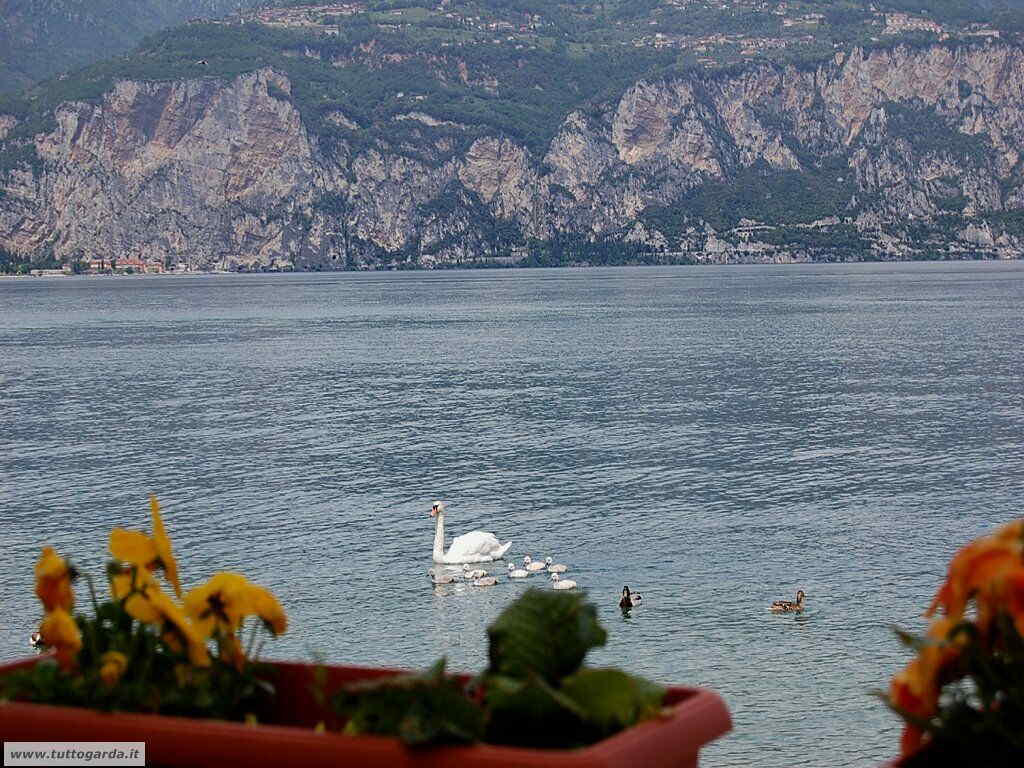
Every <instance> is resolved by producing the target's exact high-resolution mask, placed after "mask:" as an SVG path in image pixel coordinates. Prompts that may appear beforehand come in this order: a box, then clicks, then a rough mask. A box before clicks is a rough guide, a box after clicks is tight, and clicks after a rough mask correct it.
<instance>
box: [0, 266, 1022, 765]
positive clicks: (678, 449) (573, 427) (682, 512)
mask: <svg viewBox="0 0 1024 768" xmlns="http://www.w3.org/2000/svg"><path fill="white" fill-rule="evenodd" d="M1022 319H1024V268H1022V266H1021V265H1019V264H1016V263H1010V264H974V263H971V264H966V263H965V264H910V265H905V264H901V265H829V266H808V267H796V266H787V267H732V268H721V269H719V268H692V269H688V268H678V269H660V268H646V269H639V268H638V269H615V270H598V269H594V270H575V271H574V270H563V271H509V272H443V273H394V274H339V275H293V276H284V275H279V276H224V277H216V278H202V277H194V278H192V277H185V278H156V277H151V278H124V279H107V280H104V279H93V280H86V279H81V280H78V279H74V280H46V279H39V280H33V281H29V280H19V281H3V282H0V451H2V455H3V457H4V460H3V462H2V464H0V532H2V534H3V546H2V547H0V605H2V606H3V610H2V612H0V657H2V658H4V659H10V658H15V657H18V656H21V655H23V654H24V652H25V650H26V648H27V637H28V633H29V632H30V631H31V628H32V625H33V623H34V622H35V621H36V620H37V619H38V608H37V606H36V604H35V601H34V598H33V595H32V565H33V563H34V560H35V558H36V556H37V553H38V548H39V547H40V546H41V545H42V544H44V543H52V544H53V545H55V546H57V547H58V548H59V549H60V550H61V551H63V552H66V553H69V554H72V555H74V556H75V557H76V558H77V559H78V561H79V563H80V565H81V566H82V567H84V568H87V569H92V570H94V571H98V570H99V569H100V568H101V561H102V549H103V547H104V542H105V536H106V533H107V531H108V530H109V528H110V527H111V526H113V525H123V526H140V527H141V526H144V525H145V521H146V505H145V499H146V494H147V493H149V492H150V491H156V492H157V493H159V494H160V497H161V501H162V503H163V505H164V507H165V510H166V517H167V524H168V527H169V529H170V531H171V533H172V535H173V537H174V541H175V546H176V548H177V550H178V552H179V553H180V555H181V560H182V570H183V577H184V580H185V582H186V583H187V584H195V583H197V582H198V581H200V580H202V579H204V578H205V577H207V576H208V575H209V574H211V573H212V572H213V571H214V570H218V569H235V570H241V571H244V572H245V573H247V574H249V575H250V576H251V577H252V578H253V579H254V580H257V581H259V582H261V583H264V584H266V586H268V587H270V588H271V589H273V590H275V592H277V593H278V594H279V595H280V597H281V598H282V600H283V601H284V602H285V604H286V605H287V606H288V608H289V611H290V615H291V627H292V629H291V631H290V632H289V634H288V635H287V636H286V637H285V638H283V639H281V640H280V641H278V642H277V643H275V644H273V645H272V646H271V652H272V653H273V655H275V656H279V657H296V658H309V657H310V656H311V654H312V653H314V652H317V653H322V654H323V655H324V656H326V657H327V658H330V659H337V660H345V661H351V662H356V663H369V664H386V665H397V666H404V667H420V666H425V665H427V664H429V663H430V662H431V661H433V660H434V659H435V658H436V657H438V656H439V655H442V654H446V655H447V656H448V657H449V660H450V663H451V665H452V667H454V668H455V669H464V670H476V669H479V668H481V667H482V666H483V665H484V664H486V645H485V640H484V632H485V628H486V626H487V624H488V623H489V622H490V621H491V620H492V619H493V618H494V616H495V615H496V614H497V613H498V612H499V611H500V610H501V609H502V607H503V606H504V605H506V604H507V603H508V602H509V601H510V600H512V599H513V598H514V597H515V595H517V594H519V593H520V592H521V591H522V590H524V589H526V588H527V587H528V586H529V584H536V583H537V579H536V577H531V578H530V579H528V580H526V581H527V582H528V583H527V584H522V583H514V582H511V583H510V582H509V581H508V580H507V579H505V578H502V583H500V584H499V585H497V586H495V587H491V588H486V589H483V588H473V587H470V586H468V585H465V584H462V585H454V586H451V587H448V586H446V587H441V588H438V589H435V588H433V587H432V586H431V584H430V582H429V580H428V578H427V575H426V571H427V569H428V568H429V567H430V551H431V542H432V536H433V527H432V521H431V519H430V518H429V516H428V514H427V510H428V509H429V504H430V502H431V501H432V500H433V499H435V498H443V499H445V500H446V501H448V503H449V518H450V519H449V520H448V525H449V528H450V535H451V534H458V533H462V532H465V531H468V530H470V529H473V528H482V529H485V530H490V531H493V532H494V533H496V534H497V535H498V536H499V537H500V538H501V539H502V540H507V539H512V540H513V541H514V545H513V548H512V552H513V553H514V554H515V555H516V556H517V557H519V558H521V557H522V555H524V554H527V553H530V554H532V555H533V556H534V557H537V556H543V555H552V556H553V557H555V558H556V559H557V560H558V561H560V562H565V563H568V564H569V565H570V567H571V570H570V574H571V576H572V577H573V578H574V579H576V580H577V581H578V582H579V583H580V584H581V586H582V587H583V588H585V589H586V591H587V593H588V595H589V596H590V597H591V598H592V599H593V600H594V601H595V602H596V603H597V605H598V606H599V611H600V615H601V618H602V621H603V622H604V623H605V625H606V626H607V627H608V629H609V642H608V644H607V646H606V647H604V648H602V649H600V650H599V651H597V652H596V653H595V654H594V659H593V660H594V662H595V663H599V664H621V665H623V666H625V667H628V668H629V669H631V670H633V671H636V672H638V673H641V674H646V675H649V676H651V677H653V678H656V679H658V680H662V681H666V682H679V683H688V684H700V685H708V686H711V687H713V688H714V689H716V690H717V691H719V692H721V693H722V694H723V695H724V696H725V698H726V700H727V701H728V703H729V705H730V707H731V708H732V710H733V713H734V718H735V726H736V727H735V731H734V733H733V734H732V735H730V736H729V737H727V738H726V739H724V740H723V741H721V742H720V743H718V744H715V745H713V746H712V747H710V748H709V749H708V750H707V752H706V754H705V755H704V757H703V759H702V764H704V765H707V766H711V767H712V768H714V767H716V766H717V767H719V768H722V767H724V766H747V765H752V764H756V765H758V766H763V767H764V768H770V767H771V766H778V767H779V768H782V767H784V766H785V767H787V768H788V767H789V766H871V765H876V764H878V763H879V762H881V761H882V760H883V759H884V758H887V757H889V756H891V755H892V754H893V753H894V750H895V749H896V744H897V741H898V735H897V724H896V722H895V720H894V719H893V717H891V716H890V715H889V714H888V713H887V712H885V711H884V710H883V708H882V707H881V706H879V704H878V703H877V702H876V701H875V700H873V699H872V698H871V696H870V691H871V690H872V689H874V688H878V687H883V686H884V685H885V684H886V681H887V678H888V676H889V675H890V674H891V673H892V672H893V671H894V670H895V669H896V668H897V667H898V665H899V664H900V663H901V662H902V659H903V657H902V653H901V650H900V648H899V646H898V644H897V643H896V642H895V640H894V638H893V637H892V635H891V632H890V629H889V627H890V625H891V624H893V623H899V624H901V625H903V626H907V627H911V628H913V627H919V626H920V621H921V620H920V612H921V609H922V607H923V606H924V605H925V604H926V602H927V600H928V599H929V598H930V596H931V592H932V590H933V589H934V587H935V585H936V583H937V580H938V579H939V577H940V575H941V571H942V568H943V564H944V562H945V561H946V559H947V558H948V557H949V555H950V554H951V552H952V551H953V549H954V548H955V547H956V546H957V544H958V543H959V542H962V541H964V540H966V539H967V538H969V537H972V536H974V535H977V534H978V533H980V532H982V531H985V530H987V529H989V528H990V527H992V526H994V525H995V524H997V523H999V522H1002V521H1005V520H1007V519H1009V518H1012V517H1015V516H1019V515H1020V514H1021V513H1020V506H1019V499H1020V498H1021V491H1022V490H1024V488H1022V486H1024V466H1022V461H1024V460H1022V456H1024V451H1022V448H1024V437H1022V436H1024V400H1022V397H1021V395H1022V391H1021V390H1022V387H1021V373H1020V372H1021V368H1022V366H1021V363H1022V354H1024V353H1022V344H1021V339H1022V337H1021V327H1022V322H1021V321H1022ZM623 584H629V585H630V586H631V587H635V588H636V589H637V590H639V591H641V592H642V594H643V595H644V603H643V604H642V605H641V606H640V607H637V608H635V609H633V610H632V611H631V612H630V615H629V616H623V615H622V613H621V611H620V610H619V608H618V605H617V602H618V596H619V593H620V591H621V588H622V586H623ZM543 586H544V587H545V588H547V586H548V585H547V583H544V584H543ZM797 588H802V589H804V590H805V591H806V592H807V595H808V598H807V601H808V602H807V605H808V608H807V611H806V612H805V613H804V614H802V615H799V616H794V615H773V614H771V613H770V612H769V611H768V610H767V608H768V605H769V604H770V603H771V602H772V601H773V600H776V599H780V598H784V599H792V596H793V594H794V593H795V591H796V589H797Z"/></svg>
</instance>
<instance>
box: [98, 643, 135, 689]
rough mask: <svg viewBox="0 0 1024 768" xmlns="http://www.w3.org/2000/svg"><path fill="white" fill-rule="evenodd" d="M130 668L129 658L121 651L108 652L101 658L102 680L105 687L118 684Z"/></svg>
mask: <svg viewBox="0 0 1024 768" xmlns="http://www.w3.org/2000/svg"><path fill="white" fill-rule="evenodd" d="M127 667H128V657H127V656H125V655H124V654H123V653H121V652H120V651H107V652H106V653H104V654H103V655H102V656H101V657H100V679H101V680H102V681H103V684H104V685H105V686H107V687H108V688H109V687H112V686H114V685H116V684H117V681H118V680H120V679H121V675H123V674H124V671H125V669H126V668H127Z"/></svg>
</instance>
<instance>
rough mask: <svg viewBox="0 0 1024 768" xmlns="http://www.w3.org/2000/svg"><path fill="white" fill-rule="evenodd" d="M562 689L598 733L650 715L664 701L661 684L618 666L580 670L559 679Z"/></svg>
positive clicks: (602, 734) (617, 729) (617, 728)
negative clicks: (628, 672)
mask: <svg viewBox="0 0 1024 768" xmlns="http://www.w3.org/2000/svg"><path fill="white" fill-rule="evenodd" d="M561 691H562V693H563V694H565V696H566V697H568V698H570V699H572V700H573V701H574V702H575V703H576V705H577V706H578V707H579V709H580V710H582V712H583V714H584V717H585V718H586V720H587V721H588V722H589V723H590V724H591V725H592V726H594V728H595V729H596V730H597V731H598V733H599V734H600V736H606V735H608V734H611V733H615V732H617V731H620V730H622V729H623V728H629V727H630V726H631V725H635V724H636V723H637V722H639V721H640V720H643V719H645V718H647V717H653V716H654V715H656V714H657V713H658V712H659V711H660V709H661V704H662V702H663V701H664V700H665V689H664V688H663V687H662V686H660V685H657V684H656V683H652V682H651V681H650V680H645V679H644V678H642V677H634V676H633V675H629V674H627V673H625V672H623V671H622V670H620V669H581V670H579V671H578V672H576V673H575V674H573V675H570V676H569V677H567V678H565V680H563V681H562V687H561Z"/></svg>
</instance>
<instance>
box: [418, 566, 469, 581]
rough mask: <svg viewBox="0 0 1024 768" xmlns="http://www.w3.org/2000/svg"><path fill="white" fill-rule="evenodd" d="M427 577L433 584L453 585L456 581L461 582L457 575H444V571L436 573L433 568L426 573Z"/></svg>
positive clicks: (460, 577)
mask: <svg viewBox="0 0 1024 768" xmlns="http://www.w3.org/2000/svg"><path fill="white" fill-rule="evenodd" d="M427 575H428V576H430V580H431V581H432V582H433V583H434V584H454V583H455V582H457V581H462V576H460V575H459V574H457V573H446V572H444V571H441V572H440V573H438V572H437V571H435V570H434V569H433V568H431V569H430V570H429V571H427Z"/></svg>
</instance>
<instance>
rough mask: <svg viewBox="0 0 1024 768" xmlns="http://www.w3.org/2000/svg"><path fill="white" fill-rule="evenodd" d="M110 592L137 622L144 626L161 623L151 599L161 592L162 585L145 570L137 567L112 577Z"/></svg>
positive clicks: (158, 612)
mask: <svg viewBox="0 0 1024 768" xmlns="http://www.w3.org/2000/svg"><path fill="white" fill-rule="evenodd" d="M110 591H111V593H112V594H113V596H114V599H116V600H121V601H123V602H124V609H125V610H126V611H127V612H128V615H129V616H131V617H132V618H133V619H135V620H136V621H141V622H142V623H143V624H159V623H160V622H161V620H162V617H161V615H160V611H159V610H157V607H156V606H155V605H154V604H153V601H152V600H151V599H150V596H151V595H152V594H155V593H157V592H159V591H160V585H159V584H157V582H156V579H154V578H153V575H152V574H151V573H150V572H149V571H148V570H146V569H145V568H139V567H137V566H136V567H133V568H132V569H131V570H129V571H124V572H122V573H119V574H117V575H116V576H114V577H112V578H111V580H110Z"/></svg>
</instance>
